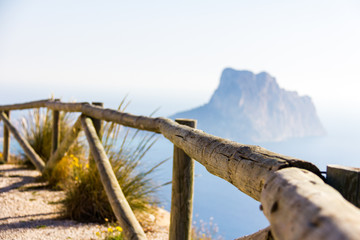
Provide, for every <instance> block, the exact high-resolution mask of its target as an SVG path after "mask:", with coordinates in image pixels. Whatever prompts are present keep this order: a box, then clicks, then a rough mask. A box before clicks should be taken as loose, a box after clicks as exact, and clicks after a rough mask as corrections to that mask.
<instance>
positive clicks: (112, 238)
mask: <svg viewBox="0 0 360 240" xmlns="http://www.w3.org/2000/svg"><path fill="white" fill-rule="evenodd" d="M105 221H106V222H107V227H108V228H107V230H106V231H105V230H104V231H99V232H96V236H97V237H98V238H100V239H105V240H123V239H124V236H123V233H122V232H123V229H122V228H121V227H120V226H119V225H118V224H114V223H109V222H108V221H109V220H108V219H107V218H106V219H105Z"/></svg>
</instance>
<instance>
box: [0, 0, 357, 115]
mask: <svg viewBox="0 0 360 240" xmlns="http://www.w3.org/2000/svg"><path fill="white" fill-rule="evenodd" d="M359 58H360V1H358V0H354V1H346V0H339V1H332V0H326V1H325V0H324V1H321V0H311V1H309V0H302V1H295V0H294V1H290V0H284V1H265V0H263V1H261V0H259V1H256V0H255V1H250V0H248V1H240V0H236V1H209V0H207V1H194V0H193V1H181V2H180V1H176V2H175V1H88V0H87V1H79V0H78V1H65V0H61V1H60V0H59V1H45V0H43V1H40V0H39V1H20V0H19V1H14V0H8V1H6V0H0V83H1V94H0V104H4V103H14V102H19V101H25V100H36V99H40V98H46V97H48V96H49V95H50V94H51V93H54V94H55V96H56V97H63V99H64V100H69V99H70V97H73V98H74V99H77V100H79V101H84V100H86V101H91V100H95V101H104V102H105V104H106V103H110V102H111V103H114V102H115V103H116V102H120V100H121V99H122V97H123V96H124V95H125V94H126V93H129V94H130V95H129V98H130V99H131V100H132V102H133V104H135V106H136V107H138V109H142V110H141V111H144V112H143V113H144V114H147V113H148V112H151V111H152V110H154V109H155V108H157V107H159V106H160V107H162V110H161V111H162V112H161V111H160V113H164V114H169V113H173V112H175V111H179V110H184V108H187V107H190V106H196V105H199V104H202V103H204V102H206V101H207V100H208V99H209V97H210V95H211V93H212V92H213V91H214V89H215V88H216V87H217V85H218V82H219V77H220V74H221V71H222V70H223V69H224V68H225V67H232V68H235V69H239V70H240V69H246V70H251V71H254V72H256V73H257V72H261V71H266V72H268V73H270V74H271V75H272V76H274V77H276V78H277V80H278V82H279V84H280V86H281V87H283V88H286V89H289V90H296V91H298V92H299V93H300V94H306V95H310V96H311V97H312V98H313V100H314V101H315V103H316V104H317V106H320V108H321V109H323V108H324V107H328V108H329V107H331V108H332V109H334V111H336V109H344V108H350V107H353V108H354V109H355V108H358V109H360V108H359V106H360V96H359V89H360V59H359ZM183 98H184V99H183ZM318 108H319V107H318ZM147 109H149V111H148V112H147Z"/></svg>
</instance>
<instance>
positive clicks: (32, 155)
mask: <svg viewBox="0 0 360 240" xmlns="http://www.w3.org/2000/svg"><path fill="white" fill-rule="evenodd" d="M0 118H1V120H3V122H4V124H6V126H7V128H8V129H9V130H10V132H11V133H12V134H13V136H14V138H15V139H16V140H17V141H18V143H19V145H20V147H21V148H22V149H23V150H24V152H25V154H26V156H27V157H28V158H29V159H30V161H31V162H32V163H33V164H34V166H35V167H36V169H37V170H39V171H40V172H42V171H43V170H44V167H45V163H44V161H43V160H42V159H41V158H40V157H39V155H37V154H36V152H35V151H34V149H33V148H32V147H31V146H30V144H29V143H28V142H27V141H26V139H25V138H23V137H22V136H21V135H20V133H19V132H18V131H17V130H16V128H15V127H14V126H13V125H12V124H11V123H10V121H9V119H8V118H7V117H6V115H5V114H4V113H3V112H1V114H0Z"/></svg>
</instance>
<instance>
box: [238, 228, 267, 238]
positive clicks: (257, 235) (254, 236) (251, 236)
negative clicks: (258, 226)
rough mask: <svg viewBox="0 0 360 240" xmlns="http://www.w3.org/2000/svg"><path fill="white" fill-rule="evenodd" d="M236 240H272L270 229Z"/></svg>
mask: <svg viewBox="0 0 360 240" xmlns="http://www.w3.org/2000/svg"><path fill="white" fill-rule="evenodd" d="M236 240H274V238H273V236H272V235H271V229H270V227H267V228H265V229H262V230H260V231H258V232H256V233H254V234H251V235H248V236H244V237H241V238H237V239H236Z"/></svg>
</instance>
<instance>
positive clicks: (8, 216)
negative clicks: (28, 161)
mask: <svg viewBox="0 0 360 240" xmlns="http://www.w3.org/2000/svg"><path fill="white" fill-rule="evenodd" d="M39 176H40V173H38V172H37V171H35V170H28V169H24V168H22V167H21V166H19V165H11V164H4V165H0V239H17V240H18V239H19V240H20V239H99V238H98V237H97V236H96V232H98V231H99V230H100V231H103V230H106V229H107V227H106V226H105V225H98V224H85V223H78V222H76V221H71V220H63V219H60V218H59V217H60V213H61V212H60V209H61V203H60V201H61V200H62V199H63V198H64V192H63V191H51V190H49V189H46V188H45V187H44V186H45V183H41V182H37V179H38V178H39ZM153 219H154V220H153V222H154V227H150V229H151V231H149V232H148V233H147V235H148V238H149V239H159V240H160V239H168V230H167V229H168V222H169V214H168V212H166V211H164V210H161V209H159V214H157V217H156V218H155V217H154V216H153ZM155 225H156V226H155Z"/></svg>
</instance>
